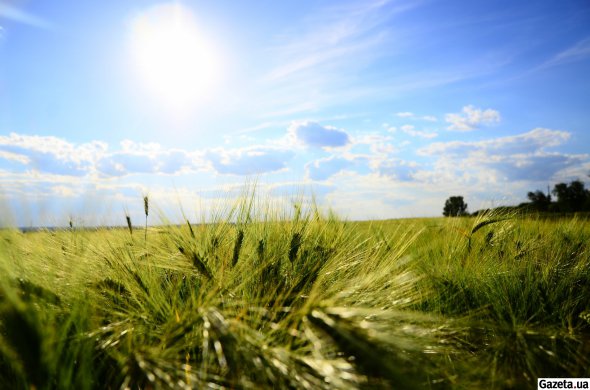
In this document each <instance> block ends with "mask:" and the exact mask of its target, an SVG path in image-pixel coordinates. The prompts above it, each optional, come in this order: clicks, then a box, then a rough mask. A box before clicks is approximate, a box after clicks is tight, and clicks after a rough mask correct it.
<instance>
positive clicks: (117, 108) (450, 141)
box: [0, 0, 590, 225]
mask: <svg viewBox="0 0 590 390" xmlns="http://www.w3.org/2000/svg"><path fill="white" fill-rule="evenodd" d="M589 70H590V5H589V4H588V2H587V1H561V2H555V1H535V2H528V1H494V2H486V1H471V2H465V1H448V0H446V1H386V0H381V1H356V2H354V1H351V2H346V1H298V2H290V3H287V2H271V1H258V2H232V1H217V2H210V1H207V2H206V1H182V2H156V1H131V0H130V1H124V2H123V1H102V2H66V1H58V0H56V1H52V2H42V1H16V0H15V1H7V0H0V194H1V195H0V196H1V197H2V204H3V206H2V207H4V208H9V209H10V210H11V215H12V221H11V222H12V223H15V224H19V225H27V224H34V225H42V224H63V223H65V221H67V220H68V219H69V218H70V216H72V217H74V218H76V219H79V220H80V221H81V223H85V224H96V223H117V221H119V220H120V219H121V214H122V210H124V209H127V210H129V211H130V212H131V213H132V214H133V213H135V214H137V215H139V214H140V213H141V207H142V204H141V201H140V200H141V199H140V198H141V195H142V194H146V193H147V194H149V195H150V196H151V197H152V199H154V201H155V202H156V204H157V205H159V207H160V209H161V210H162V211H163V212H164V213H165V214H166V215H167V216H169V217H170V218H172V219H174V218H176V217H177V216H178V215H179V210H181V209H182V210H184V211H185V212H186V213H187V214H189V216H192V215H197V214H199V213H200V212H201V210H203V209H207V208H208V207H213V205H214V204H216V202H218V198H219V197H222V198H226V199H227V198H231V197H233V196H236V194H238V193H239V188H240V187H242V186H243V185H244V183H246V182H251V181H253V180H256V181H257V183H258V188H259V191H260V193H261V194H264V196H265V197H267V198H268V199H277V200H278V201H280V200H281V199H282V200H284V199H287V198H288V196H289V194H299V193H300V192H302V191H304V192H305V193H307V194H310V193H312V192H313V193H314V194H315V196H316V199H317V201H318V202H319V203H320V204H322V205H324V206H325V207H331V208H333V209H334V210H336V211H337V212H338V213H339V214H340V215H342V216H343V217H346V218H350V219H369V218H396V217H418V216H436V215H440V214H441V210H442V206H443V204H444V201H445V199H446V198H448V197H449V196H451V195H459V194H460V195H463V196H464V197H465V199H466V201H467V203H468V204H469V208H470V210H472V211H473V210H476V209H479V208H483V207H489V206H493V205H498V204H516V203H520V202H522V201H525V200H526V193H527V192H528V191H530V190H535V189H546V188H547V186H548V185H550V186H553V184H555V183H557V182H560V181H569V180H573V179H581V180H584V181H586V182H587V183H588V181H589V180H590V179H589V178H588V174H590V148H589V145H590V132H589V129H588V125H589V124H590V105H589V103H588V102H590V77H588V71H589Z"/></svg>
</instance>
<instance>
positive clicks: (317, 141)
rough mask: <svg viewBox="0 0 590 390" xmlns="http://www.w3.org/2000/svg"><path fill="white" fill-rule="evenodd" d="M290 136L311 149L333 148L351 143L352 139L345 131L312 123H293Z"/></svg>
mask: <svg viewBox="0 0 590 390" xmlns="http://www.w3.org/2000/svg"><path fill="white" fill-rule="evenodd" d="M288 134H289V135H290V136H291V137H292V138H294V139H295V140H296V141H297V142H298V143H299V144H301V145H304V146H309V147H319V148H325V147H328V148H333V147H340V146H346V145H347V144H348V143H350V137H349V136H348V134H347V133H346V132H345V131H344V130H339V129H337V128H335V127H332V126H322V125H320V124H319V123H316V122H311V121H303V122H293V123H292V124H291V126H289V130H288Z"/></svg>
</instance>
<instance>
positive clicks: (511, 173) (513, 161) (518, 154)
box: [418, 128, 589, 185]
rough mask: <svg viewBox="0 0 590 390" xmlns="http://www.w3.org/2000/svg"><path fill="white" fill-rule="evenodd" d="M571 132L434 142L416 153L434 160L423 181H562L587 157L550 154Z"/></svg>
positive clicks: (546, 131) (542, 131)
mask: <svg viewBox="0 0 590 390" xmlns="http://www.w3.org/2000/svg"><path fill="white" fill-rule="evenodd" d="M569 137H570V133H568V132H565V131H559V130H550V129H543V128H537V129H533V130H531V131H529V132H527V133H523V134H518V135H514V136H509V137H500V138H495V139H490V140H484V141H477V142H462V141H453V142H445V143H433V144H431V145H429V146H427V147H425V148H422V149H420V150H418V154H419V155H422V156H433V157H436V158H437V160H436V162H435V164H434V170H433V171H431V172H423V173H422V177H423V178H424V179H425V180H434V181H440V180H442V181H446V180H453V181H463V182H464V183H465V184H471V185H476V183H478V182H479V183H481V182H493V183H495V184H496V185H497V183H499V182H504V183H506V182H514V181H530V182H541V181H552V180H564V178H567V177H568V175H567V174H566V172H568V171H572V170H573V169H574V167H576V166H581V165H583V164H587V162H588V160H589V156H588V155H569V154H564V153H559V152H555V151H551V150H550V149H551V148H554V147H557V146H560V145H562V144H563V143H565V142H566V141H567V140H568V139H569Z"/></svg>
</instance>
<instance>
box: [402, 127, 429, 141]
mask: <svg viewBox="0 0 590 390" xmlns="http://www.w3.org/2000/svg"><path fill="white" fill-rule="evenodd" d="M400 130H401V131H403V132H404V133H406V134H408V135H411V136H412V137H420V138H426V139H431V138H435V137H437V136H438V134H437V133H432V132H430V133H429V132H427V131H419V130H416V128H415V127H414V126H413V125H403V126H401V127H400Z"/></svg>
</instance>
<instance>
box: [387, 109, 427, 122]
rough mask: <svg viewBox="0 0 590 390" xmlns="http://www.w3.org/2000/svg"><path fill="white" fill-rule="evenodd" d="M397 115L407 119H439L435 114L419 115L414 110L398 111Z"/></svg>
mask: <svg viewBox="0 0 590 390" xmlns="http://www.w3.org/2000/svg"><path fill="white" fill-rule="evenodd" d="M395 115H396V116H398V117H400V118H405V119H414V120H423V121H427V122H436V121H437V119H436V117H435V116H434V115H423V116H419V115H416V114H414V113H413V112H409V111H404V112H397V113H396V114H395Z"/></svg>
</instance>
